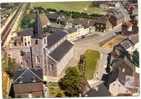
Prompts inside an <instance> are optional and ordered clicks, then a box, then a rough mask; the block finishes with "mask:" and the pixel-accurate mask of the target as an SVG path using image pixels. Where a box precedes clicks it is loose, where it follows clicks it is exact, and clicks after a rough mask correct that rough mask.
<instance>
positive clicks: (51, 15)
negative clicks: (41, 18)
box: [47, 13, 59, 20]
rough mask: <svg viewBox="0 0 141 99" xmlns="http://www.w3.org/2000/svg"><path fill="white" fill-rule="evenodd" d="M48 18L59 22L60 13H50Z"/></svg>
mask: <svg viewBox="0 0 141 99" xmlns="http://www.w3.org/2000/svg"><path fill="white" fill-rule="evenodd" d="M47 17H48V19H50V20H57V18H58V17H59V14H58V13H48V14H47Z"/></svg>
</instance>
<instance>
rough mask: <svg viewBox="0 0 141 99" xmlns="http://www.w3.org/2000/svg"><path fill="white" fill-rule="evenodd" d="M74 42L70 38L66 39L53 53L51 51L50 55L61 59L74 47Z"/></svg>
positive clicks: (58, 59)
mask: <svg viewBox="0 0 141 99" xmlns="http://www.w3.org/2000/svg"><path fill="white" fill-rule="evenodd" d="M72 46H73V44H72V43H70V42H69V41H68V40H65V41H64V42H63V43H62V44H61V45H60V46H58V47H57V48H56V49H55V50H54V51H53V52H52V53H50V56H51V57H52V58H53V59H55V60H57V61H60V60H61V59H62V58H63V56H64V55H66V53H67V52H68V51H69V50H70V49H71V48H72Z"/></svg>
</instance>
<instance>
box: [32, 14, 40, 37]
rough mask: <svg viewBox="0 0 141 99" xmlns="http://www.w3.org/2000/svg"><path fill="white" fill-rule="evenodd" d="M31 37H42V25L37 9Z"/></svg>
mask: <svg viewBox="0 0 141 99" xmlns="http://www.w3.org/2000/svg"><path fill="white" fill-rule="evenodd" d="M33 37H34V38H40V37H42V26H41V21H40V16H39V12H38V11H36V17H35V24H34V28H33Z"/></svg>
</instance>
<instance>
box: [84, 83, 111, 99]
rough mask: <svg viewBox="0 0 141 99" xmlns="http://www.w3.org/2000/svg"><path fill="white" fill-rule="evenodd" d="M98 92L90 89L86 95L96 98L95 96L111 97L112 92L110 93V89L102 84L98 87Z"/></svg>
mask: <svg viewBox="0 0 141 99" xmlns="http://www.w3.org/2000/svg"><path fill="white" fill-rule="evenodd" d="M97 88H98V90H96V89H94V88H92V89H90V90H89V91H88V92H87V93H86V95H87V96H88V97H94V96H100V97H101V96H110V95H111V94H110V92H109V91H108V89H107V88H106V87H105V85H104V84H103V83H102V84H100V85H98V86H97Z"/></svg>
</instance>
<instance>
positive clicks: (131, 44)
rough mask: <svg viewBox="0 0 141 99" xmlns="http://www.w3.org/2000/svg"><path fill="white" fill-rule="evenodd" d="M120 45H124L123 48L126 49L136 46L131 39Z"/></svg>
mask: <svg viewBox="0 0 141 99" xmlns="http://www.w3.org/2000/svg"><path fill="white" fill-rule="evenodd" d="M120 44H121V45H122V47H124V48H125V49H128V48H130V47H131V46H133V45H134V43H133V42H132V41H130V40H129V39H124V40H123V41H122V42H120Z"/></svg>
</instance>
